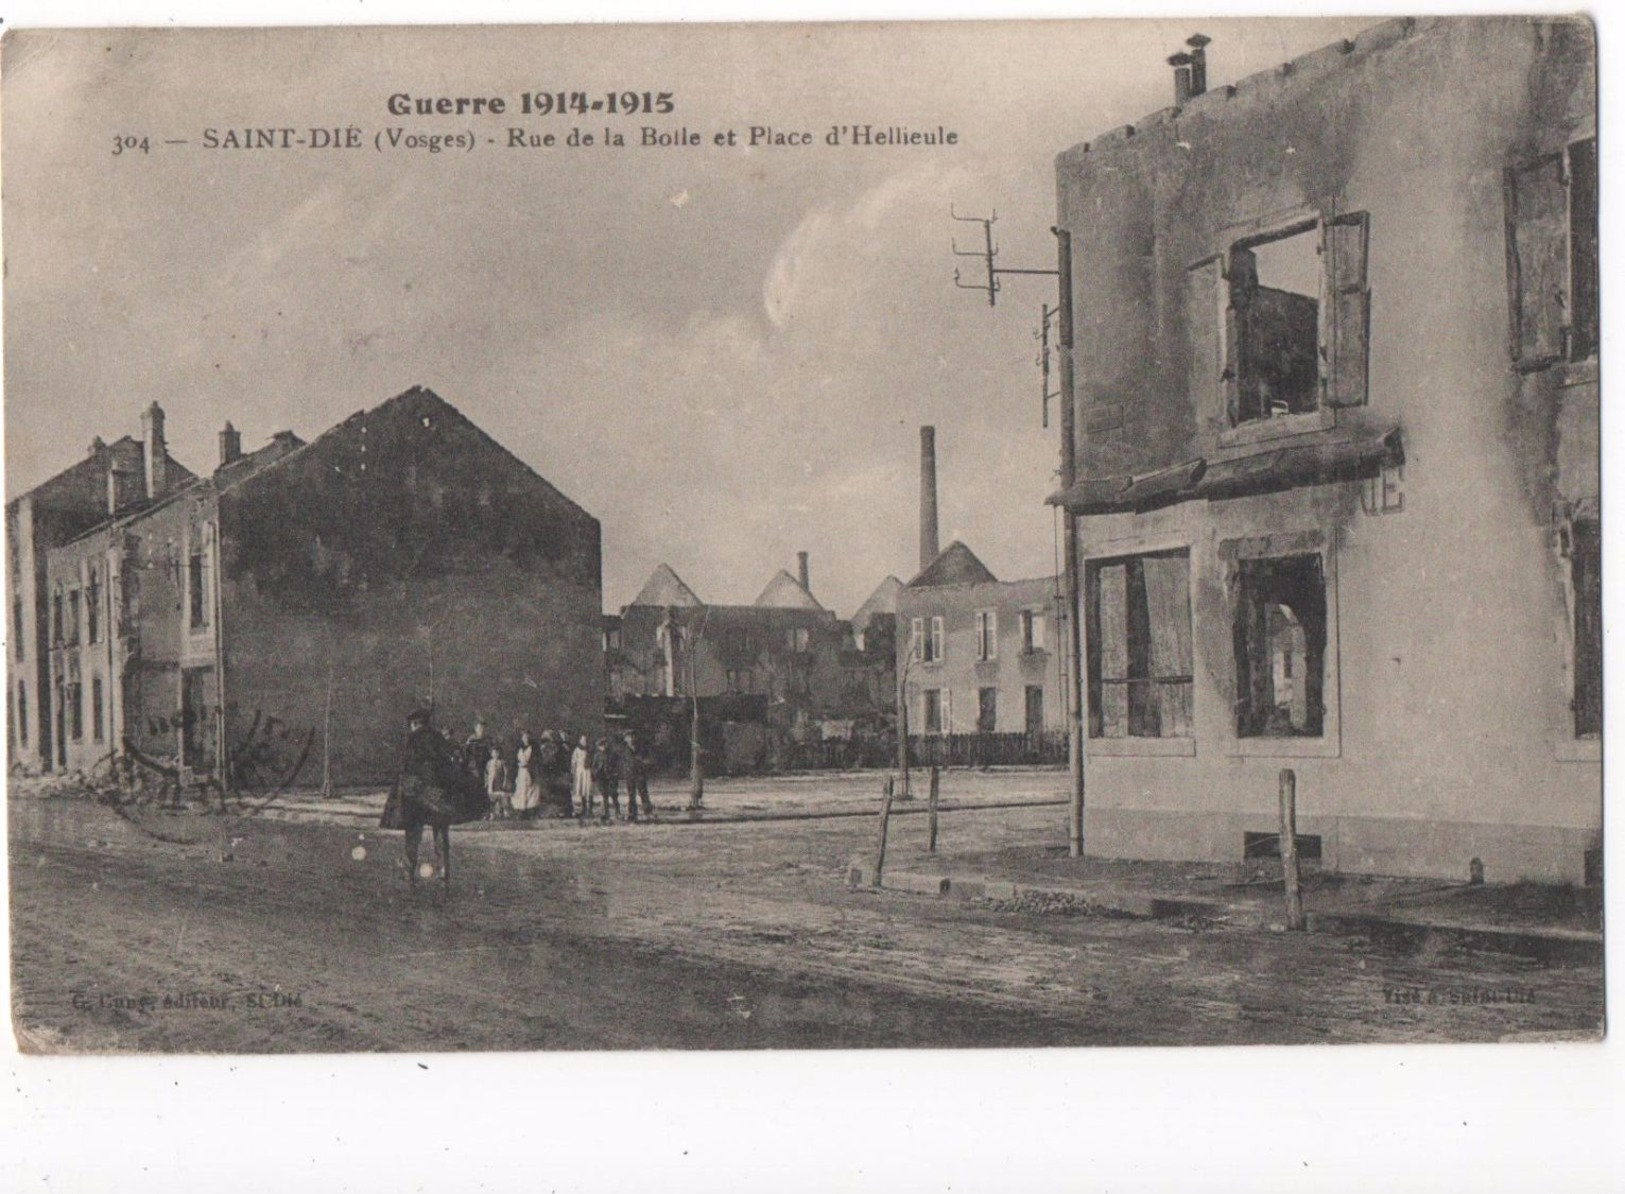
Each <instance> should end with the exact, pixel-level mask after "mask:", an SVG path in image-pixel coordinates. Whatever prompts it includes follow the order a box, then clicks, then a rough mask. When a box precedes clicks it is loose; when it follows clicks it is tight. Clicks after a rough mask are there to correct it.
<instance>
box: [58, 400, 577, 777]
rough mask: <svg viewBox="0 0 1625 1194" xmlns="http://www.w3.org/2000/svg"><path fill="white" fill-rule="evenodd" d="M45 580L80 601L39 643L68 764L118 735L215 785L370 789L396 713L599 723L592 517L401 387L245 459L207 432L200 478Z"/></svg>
mask: <svg viewBox="0 0 1625 1194" xmlns="http://www.w3.org/2000/svg"><path fill="white" fill-rule="evenodd" d="M47 579H48V583H49V584H50V586H51V587H52V588H51V591H52V592H53V594H54V593H55V592H56V591H57V590H58V589H60V590H62V591H63V592H64V593H66V594H68V608H70V609H73V610H78V609H80V608H81V607H82V608H83V610H84V622H83V623H82V624H79V623H74V622H72V621H71V619H70V620H69V621H68V623H67V625H66V626H65V628H64V631H65V632H64V633H63V634H62V635H59V636H56V639H57V645H55V646H54V648H53V651H52V654H51V659H52V673H53V674H52V685H53V689H54V691H55V692H56V694H57V696H58V698H59V701H60V704H59V706H58V707H59V713H58V718H59V720H60V721H62V722H63V723H64V724H65V726H66V727H67V734H66V742H65V744H64V749H63V750H62V751H61V753H60V758H59V761H58V762H59V765H62V766H66V767H69V768H84V767H89V766H92V765H93V764H94V763H95V762H96V761H97V759H98V758H101V757H105V756H106V755H107V754H108V753H109V752H110V751H112V750H114V749H115V748H117V747H127V748H128V749H130V750H131V751H133V752H134V753H136V754H137V755H139V756H141V757H143V758H146V759H149V760H154V761H157V762H160V763H166V764H178V765H179V766H180V767H182V768H185V769H186V770H187V771H189V772H191V773H192V774H194V775H200V776H201V775H203V774H211V775H216V776H225V777H227V781H228V783H229V784H231V785H234V786H238V787H248V788H258V789H263V788H266V787H281V786H288V785H298V784H310V783H320V782H323V781H324V780H326V781H329V782H331V783H334V784H341V785H342V784H358V783H373V782H378V781H380V780H383V779H385V778H387V777H388V776H389V775H390V774H391V772H392V771H393V769H394V768H395V767H396V765H397V762H398V760H397V751H398V748H399V740H400V732H401V726H402V724H403V719H404V717H405V715H406V713H407V712H409V711H410V710H411V709H412V708H413V707H415V706H417V705H420V704H424V703H429V702H432V703H433V705H434V707H435V709H436V711H437V715H438V717H439V719H440V720H441V722H442V723H443V724H449V725H455V726H457V727H459V728H461V729H464V730H466V729H467V727H469V726H470V725H472V722H473V721H474V719H475V718H477V717H478V718H483V719H484V720H485V722H486V723H487V725H488V726H489V727H490V729H491V731H492V732H493V733H494V734H498V735H512V734H515V733H517V731H518V730H519V729H521V728H531V729H540V728H543V727H550V728H567V729H571V730H576V731H579V732H597V730H598V727H600V726H601V725H602V718H603V696H604V693H603V664H602V660H603V655H602V650H601V641H600V636H601V622H600V609H601V604H600V603H601V582H600V531H599V526H598V523H597V521H596V520H595V519H593V518H592V517H591V516H590V515H588V514H587V513H586V512H585V511H583V510H582V509H581V508H580V507H579V506H577V505H575V503H573V502H571V501H570V500H569V499H568V498H566V497H564V495H562V494H561V493H559V492H558V491H557V490H556V489H554V488H553V487H552V486H551V485H549V484H548V483H547V482H546V481H544V480H542V478H540V477H539V476H537V475H536V473H535V472H533V471H532V470H531V469H530V468H529V467H528V466H526V465H525V464H524V463H523V462H521V461H520V460H518V459H517V458H515V457H514V456H512V455H511V454H510V453H508V452H507V451H506V450H505V449H503V448H502V447H501V446H500V445H498V444H497V443H496V442H495V441H493V440H492V439H491V438H490V437H489V436H487V435H486V434H485V433H484V432H482V431H481V430H480V429H479V428H477V427H476V426H474V425H473V424H472V423H470V422H469V421H468V420H467V419H466V418H465V417H464V416H463V415H461V414H460V413H459V412H458V411H457V410H456V409H455V408H453V407H452V406H451V405H449V404H448V403H446V402H445V401H444V400H442V399H441V398H439V397H438V396H437V395H435V394H433V393H432V392H430V391H428V390H425V389H421V388H418V389H413V390H409V391H407V392H406V393H404V394H401V395H399V396H398V397H396V398H394V399H391V400H390V401H388V402H386V403H384V404H383V405H381V406H378V407H376V408H374V409H372V410H369V411H361V412H358V413H357V414H355V415H353V416H351V417H350V418H349V419H346V420H345V421H344V422H343V423H341V424H339V425H338V426H337V427H334V428H333V429H331V430H330V431H328V432H327V433H325V434H323V435H321V436H318V437H317V438H316V439H315V440H313V441H311V442H310V443H304V442H303V441H301V440H300V439H298V437H296V436H294V435H292V434H291V433H286V432H285V433H281V434H279V435H277V436H275V437H273V439H272V441H271V442H270V443H269V444H267V445H266V446H265V447H264V448H262V449H260V450H259V451H257V452H253V453H249V454H246V455H245V454H244V453H242V451H241V447H240V440H239V437H238V436H237V433H236V432H235V431H234V430H232V429H231V427H230V425H229V424H228V426H227V428H226V430H225V431H224V432H222V434H221V460H220V465H219V467H218V468H217V469H216V470H215V472H214V473H213V474H212V475H211V476H209V477H205V478H201V479H196V480H193V481H191V482H190V483H187V484H182V485H179V486H177V487H175V488H173V489H172V490H171V491H170V492H169V493H168V494H166V495H164V496H163V497H162V498H161V499H160V500H157V501H155V502H152V503H149V504H147V505H145V506H144V507H143V508H141V509H139V510H137V511H135V512H133V513H131V514H128V515H123V516H119V517H114V518H111V519H107V520H104V521H103V523H102V524H101V525H99V526H96V527H93V528H91V529H89V530H87V531H86V532H84V533H83V534H81V535H80V536H79V537H77V538H75V539H74V540H72V541H71V542H69V543H67V544H65V545H63V546H61V547H59V548H56V549H54V550H53V551H51V552H50V553H49V563H48V565H47ZM76 593H77V594H78V595H79V600H78V601H75V600H74V594H76ZM92 611H94V612H92ZM80 625H82V626H83V629H82V630H80V629H78V627H79V626H80ZM70 627H71V628H72V629H69V628H70Z"/></svg>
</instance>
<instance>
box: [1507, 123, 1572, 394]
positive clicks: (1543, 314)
mask: <svg viewBox="0 0 1625 1194" xmlns="http://www.w3.org/2000/svg"><path fill="white" fill-rule="evenodd" d="M1566 181H1567V180H1566V178H1565V177H1564V172H1563V155H1562V154H1559V153H1554V154H1551V155H1550V156H1548V157H1544V158H1541V159H1540V160H1539V161H1537V162H1534V163H1533V164H1531V165H1528V166H1523V167H1518V168H1514V169H1511V170H1508V171H1507V173H1506V212H1507V299H1508V305H1509V307H1510V311H1511V319H1512V360H1513V363H1514V364H1515V365H1516V366H1517V367H1518V368H1519V369H1539V368H1541V367H1542V366H1543V365H1549V364H1551V363H1552V362H1553V361H1556V360H1558V359H1560V358H1561V357H1562V355H1563V337H1564V332H1563V329H1564V326H1565V324H1566V323H1567V322H1568V319H1567V315H1568V306H1569V295H1568V187H1567V185H1566Z"/></svg>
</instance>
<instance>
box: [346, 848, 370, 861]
mask: <svg viewBox="0 0 1625 1194" xmlns="http://www.w3.org/2000/svg"><path fill="white" fill-rule="evenodd" d="M350 857H351V858H353V859H355V860H356V861H357V862H361V861H363V860H364V859H365V858H366V857H367V847H365V846H357V847H356V848H355V849H353V850H351V851H350Z"/></svg>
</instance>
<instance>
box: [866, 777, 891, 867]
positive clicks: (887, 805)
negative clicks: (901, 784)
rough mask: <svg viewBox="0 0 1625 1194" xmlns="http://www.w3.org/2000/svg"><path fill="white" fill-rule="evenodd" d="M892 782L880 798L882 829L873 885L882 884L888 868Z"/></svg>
mask: <svg viewBox="0 0 1625 1194" xmlns="http://www.w3.org/2000/svg"><path fill="white" fill-rule="evenodd" d="M892 783H893V781H892V780H890V779H888V780H886V794H885V795H884V796H883V797H881V800H880V829H879V832H878V834H877V836H876V839H875V874H874V878H873V879H871V880H870V886H872V887H879V886H880V877H881V873H882V872H883V871H884V870H885V869H886V829H887V826H888V823H889V822H890V821H891V798H892Z"/></svg>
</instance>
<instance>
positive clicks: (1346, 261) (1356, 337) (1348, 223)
mask: <svg viewBox="0 0 1625 1194" xmlns="http://www.w3.org/2000/svg"><path fill="white" fill-rule="evenodd" d="M1369 227H1370V218H1369V216H1368V215H1367V214H1366V213H1365V212H1363V211H1357V212H1349V213H1347V214H1345V215H1340V216H1338V217H1336V218H1335V219H1333V220H1331V221H1330V222H1329V223H1327V225H1326V232H1325V238H1326V239H1325V251H1326V257H1327V261H1326V278H1327V282H1328V286H1327V290H1328V291H1329V294H1328V296H1327V300H1328V302H1329V304H1330V310H1329V311H1328V313H1327V316H1328V317H1327V320H1326V329H1327V333H1328V339H1329V341H1330V343H1329V345H1328V346H1327V347H1328V353H1327V357H1328V359H1327V362H1326V403H1327V405H1329V406H1362V405H1364V403H1365V401H1366V398H1367V391H1368V389H1369V378H1368V373H1369V362H1370V340H1371V290H1370V288H1369V287H1368V286H1367V285H1366V256H1367V253H1368V240H1369V237H1368V235H1367V233H1368V230H1369Z"/></svg>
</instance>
